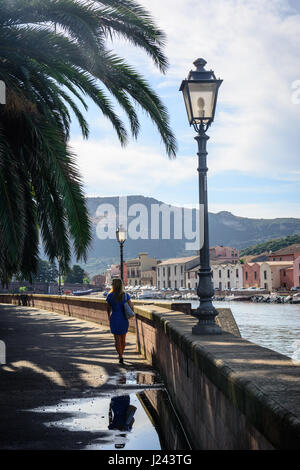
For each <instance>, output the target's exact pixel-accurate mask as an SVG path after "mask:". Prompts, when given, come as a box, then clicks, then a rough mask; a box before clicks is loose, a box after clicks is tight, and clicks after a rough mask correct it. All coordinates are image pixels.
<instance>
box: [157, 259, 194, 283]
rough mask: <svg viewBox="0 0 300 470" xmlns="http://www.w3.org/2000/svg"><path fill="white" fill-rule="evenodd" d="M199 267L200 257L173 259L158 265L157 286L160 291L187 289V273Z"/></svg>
mask: <svg viewBox="0 0 300 470" xmlns="http://www.w3.org/2000/svg"><path fill="white" fill-rule="evenodd" d="M198 265H199V256H188V257H185V258H171V259H168V260H165V261H162V262H161V263H159V264H158V265H157V271H156V286H157V288H158V289H179V288H185V287H186V273H187V272H188V271H189V270H190V269H192V268H194V267H195V266H198Z"/></svg>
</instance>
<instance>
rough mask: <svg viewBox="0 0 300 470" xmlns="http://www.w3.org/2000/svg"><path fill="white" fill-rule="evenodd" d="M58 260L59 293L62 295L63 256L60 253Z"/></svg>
mask: <svg viewBox="0 0 300 470" xmlns="http://www.w3.org/2000/svg"><path fill="white" fill-rule="evenodd" d="M57 261H58V295H61V294H62V292H61V265H60V262H61V256H60V255H58V257H57Z"/></svg>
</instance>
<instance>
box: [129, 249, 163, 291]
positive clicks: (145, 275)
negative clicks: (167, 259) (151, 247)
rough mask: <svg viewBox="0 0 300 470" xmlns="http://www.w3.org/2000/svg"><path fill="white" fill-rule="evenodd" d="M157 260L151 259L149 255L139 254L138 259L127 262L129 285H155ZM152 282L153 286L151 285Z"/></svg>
mask: <svg viewBox="0 0 300 470" xmlns="http://www.w3.org/2000/svg"><path fill="white" fill-rule="evenodd" d="M157 263H158V261H157V259H156V258H149V256H148V253H139V256H138V257H137V258H133V259H130V260H128V261H126V266H127V285H128V286H142V285H155V283H156V275H155V269H156V266H157ZM151 282H152V284H151Z"/></svg>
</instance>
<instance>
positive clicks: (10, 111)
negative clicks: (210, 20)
mask: <svg viewBox="0 0 300 470" xmlns="http://www.w3.org/2000/svg"><path fill="white" fill-rule="evenodd" d="M116 36H121V37H124V38H126V40H128V41H130V42H131V43H132V44H133V45H134V46H138V47H141V48H142V49H143V50H144V51H145V52H146V53H147V54H148V55H149V56H150V57H151V58H152V60H153V61H154V63H155V65H156V66H157V67H158V68H159V70H160V71H161V72H163V73H164V72H165V71H166V68H167V60H166V58H165V56H164V54H163V52H162V47H163V45H164V41H165V36H164V34H163V33H162V32H161V31H160V30H159V29H158V28H157V27H156V25H155V24H154V22H153V20H152V18H151V16H150V15H149V13H148V12H147V11H145V10H144V9H143V8H142V7H141V6H139V5H138V4H137V3H136V2H135V1H133V0H103V1H95V0H94V1H93V0H85V1H82V0H47V1H45V0H0V80H2V81H3V82H4V83H5V85H6V92H7V95H6V104H5V105H0V239H1V243H0V279H1V280H2V282H7V280H8V279H9V277H10V276H11V275H12V274H13V273H15V272H16V271H20V272H21V273H22V275H23V276H24V277H25V278H28V279H30V278H31V275H32V273H34V272H36V269H37V265H38V251H39V250H38V247H39V234H40V236H41V240H42V242H43V245H44V248H45V253H46V254H47V256H48V258H49V260H50V262H53V261H54V259H55V257H57V256H58V255H59V256H60V257H61V266H62V268H63V269H67V268H68V266H69V262H70V259H71V250H72V246H71V244H70V242H72V244H73V248H74V251H75V254H76V258H77V260H79V259H81V258H84V257H86V252H87V248H88V246H89V243H90V240H91V225H90V221H89V217H88V213H87V208H86V204H85V198H84V193H83V189H82V181H81V177H80V175H79V173H78V170H77V167H76V162H75V160H76V156H75V155H73V154H72V152H71V150H70V148H69V146H68V139H69V133H70V124H71V114H70V110H72V111H73V113H74V114H75V116H76V118H77V120H78V122H79V124H80V127H81V131H82V135H83V136H84V138H87V137H88V134H89V128H88V123H87V120H86V119H85V116H84V114H83V111H82V109H80V108H81V106H82V107H83V108H84V109H85V110H87V103H86V101H87V98H88V99H89V100H92V101H93V102H94V103H95V104H96V105H97V106H98V107H99V108H100V110H101V112H102V113H103V115H104V116H106V117H107V118H108V119H109V120H110V122H111V123H112V125H113V127H114V129H115V130H116V132H117V135H118V137H119V140H120V143H121V145H125V144H126V142H127V140H128V132H127V130H126V128H125V125H124V123H123V122H122V121H121V119H120V118H119V116H118V114H117V112H116V111H115V110H114V107H113V104H112V101H111V96H112V97H113V98H114V99H115V100H116V101H117V103H118V104H119V105H120V106H121V107H122V109H123V110H124V111H125V113H126V115H127V117H128V119H129V123H130V130H131V134H132V136H133V137H134V138H136V137H137V136H138V132H139V128H140V123H139V119H138V115H137V112H136V105H139V106H140V107H141V108H142V109H144V110H145V111H146V113H147V114H148V115H149V117H150V118H151V119H152V121H153V122H154V124H155V125H156V127H157V129H158V131H159V133H160V135H161V138H162V141H163V143H164V145H165V148H166V152H167V154H168V156H169V157H174V156H175V153H176V142H175V138H174V135H173V133H172V131H171V130H170V127H169V123H168V113H167V110H166V108H165V107H164V105H163V104H162V103H161V101H160V99H159V97H158V96H157V95H156V93H155V92H154V91H153V90H152V89H151V87H150V86H149V85H148V83H147V82H146V80H145V79H144V78H143V77H142V76H141V75H140V74H139V73H138V72H137V71H136V70H135V69H134V68H133V67H131V66H130V65H129V64H127V63H126V61H125V60H124V59H122V58H120V57H118V56H117V55H116V54H114V53H113V52H112V51H110V50H108V49H107V45H106V44H107V39H108V38H109V39H111V38H114V37H116Z"/></svg>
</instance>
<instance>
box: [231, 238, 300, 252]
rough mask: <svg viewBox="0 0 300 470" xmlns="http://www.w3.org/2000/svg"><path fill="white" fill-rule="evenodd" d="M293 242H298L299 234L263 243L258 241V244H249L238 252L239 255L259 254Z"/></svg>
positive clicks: (299, 241) (299, 239)
mask: <svg viewBox="0 0 300 470" xmlns="http://www.w3.org/2000/svg"><path fill="white" fill-rule="evenodd" d="M294 243H300V235H291V236H288V237H284V238H276V239H275V240H270V241H268V242H265V243H259V244H258V245H254V246H249V247H248V248H246V249H244V250H242V251H241V252H240V256H247V255H260V254H261V253H265V252H269V251H277V250H281V249H282V248H285V247H287V246H290V245H293V244H294Z"/></svg>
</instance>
